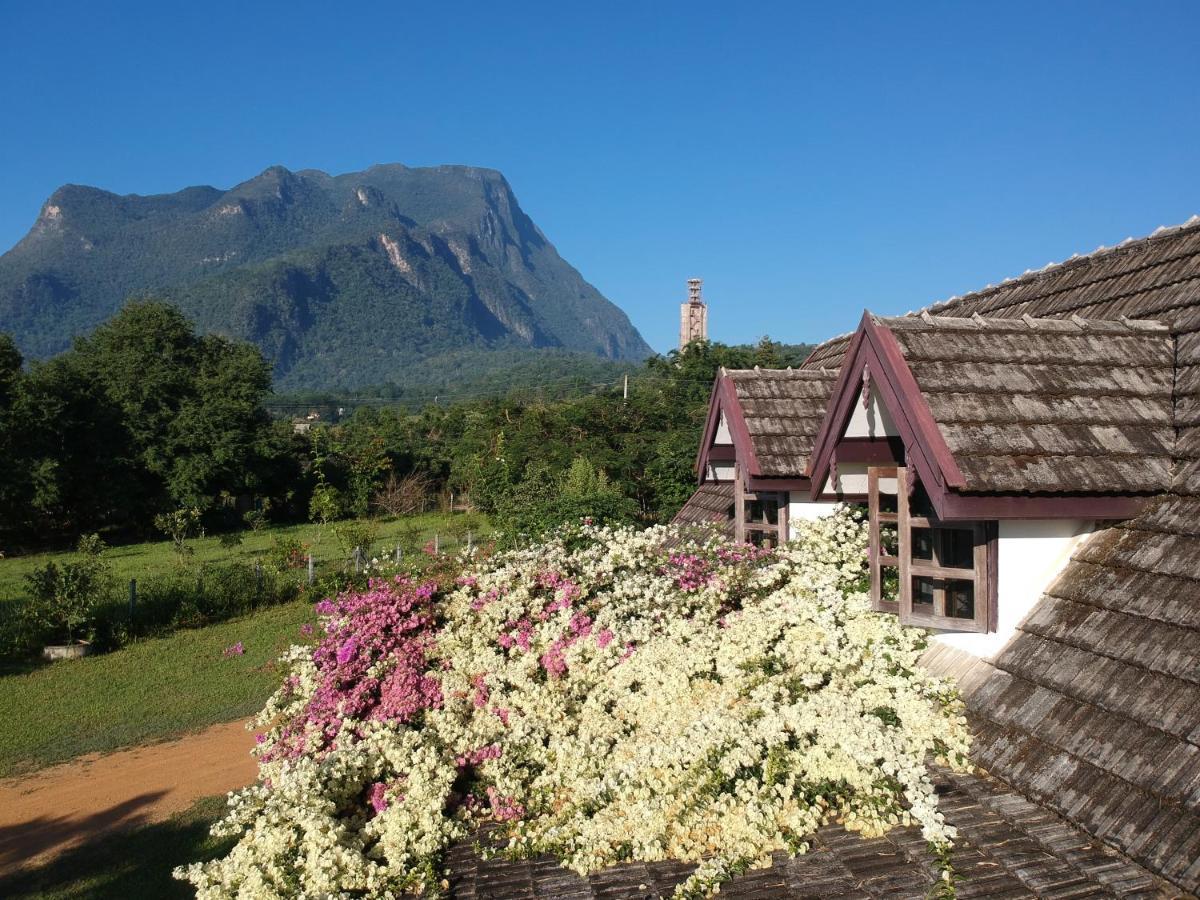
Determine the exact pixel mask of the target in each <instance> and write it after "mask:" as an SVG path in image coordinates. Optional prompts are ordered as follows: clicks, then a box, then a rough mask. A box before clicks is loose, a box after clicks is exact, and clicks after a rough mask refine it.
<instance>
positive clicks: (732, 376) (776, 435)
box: [722, 369, 837, 478]
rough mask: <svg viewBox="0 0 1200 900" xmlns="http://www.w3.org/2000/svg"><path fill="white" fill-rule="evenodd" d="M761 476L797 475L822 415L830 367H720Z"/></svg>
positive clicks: (830, 384)
mask: <svg viewBox="0 0 1200 900" xmlns="http://www.w3.org/2000/svg"><path fill="white" fill-rule="evenodd" d="M722 377H724V378H727V379H728V380H729V381H730V382H731V383H732V384H733V388H734V392H735V395H736V397H737V403H738V406H739V407H740V409H741V413H742V417H743V419H744V421H745V423H746V430H747V431H748V432H749V435H750V442H751V444H752V445H753V447H754V454H755V456H756V458H757V460H758V469H759V471H758V473H756V474H759V475H761V476H762V477H763V478H799V477H802V476H803V475H804V470H805V468H806V467H807V465H808V455H809V453H811V452H812V448H813V440H814V438H815V437H816V434H817V430H818V429H819V428H820V427H821V420H822V419H823V418H824V417H825V407H826V406H827V405H828V403H829V393H830V391H831V390H832V389H833V382H834V380H835V379H836V378H837V372H836V371H822V370H820V369H805V370H801V369H723V370H722Z"/></svg>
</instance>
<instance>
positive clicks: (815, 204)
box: [0, 0, 1200, 350]
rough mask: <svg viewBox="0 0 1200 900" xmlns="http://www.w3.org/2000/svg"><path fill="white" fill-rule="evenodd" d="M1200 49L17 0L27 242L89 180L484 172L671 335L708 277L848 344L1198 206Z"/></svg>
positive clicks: (801, 11)
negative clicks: (840, 335) (54, 205)
mask: <svg viewBox="0 0 1200 900" xmlns="http://www.w3.org/2000/svg"><path fill="white" fill-rule="evenodd" d="M838 6H846V7H847V11H846V12H839V11H832V10H831V8H832V7H838ZM851 10H853V11H851ZM1198 44H1200V7H1198V6H1197V5H1196V4H1191V3H1128V2H1123V3H1107V4H1106V3H1063V2H1053V3H1046V2H1039V3H1030V4H1021V3H1013V2H1005V3H997V4H990V5H989V6H988V7H987V8H985V6H984V5H983V4H975V3H947V4H928V3H922V4H898V3H879V4H854V5H853V6H852V7H851V6H850V5H843V4H830V3H822V4H819V5H818V4H813V5H811V6H806V5H803V4H798V3H779V4H773V3H759V4H736V3H730V2H722V3H701V2H689V3H680V4H674V3H661V2H652V0H651V2H647V0H641V2H637V3H631V4H624V3H572V2H564V0H556V2H553V3H545V4H534V3H520V2H498V0H497V2H492V3H488V4H475V3H470V2H459V3H455V4H442V3H406V2H398V0H391V2H387V3H370V2H359V3H353V4H328V5H323V6H318V5H310V4H305V3H300V2H292V3H289V4H286V5H278V6H274V7H273V8H271V7H270V5H269V4H262V3H253V2H246V0H243V2H241V3H237V4H224V3H216V2H200V3H190V4H176V3H163V2H161V0H159V2H154V3H120V2H116V3H113V4H100V3H87V4H78V3H72V2H67V3H53V4H49V3H47V4H36V3H17V2H15V0H5V3H4V6H3V11H2V13H0V109H2V110H3V121H4V122H5V128H4V129H3V130H4V136H3V137H2V138H0V247H3V248H7V247H9V246H11V245H12V244H13V243H15V242H16V241H17V240H18V239H19V238H20V237H21V235H22V234H24V232H25V231H26V230H27V229H28V228H29V226H30V225H31V224H32V222H33V220H34V218H35V216H36V215H37V211H38V208H39V206H40V205H41V203H42V202H43V200H44V199H45V198H46V196H47V195H48V194H50V193H51V192H52V191H53V190H54V189H55V188H56V187H57V186H58V185H60V184H63V183H66V182H75V183H84V184H93V185H97V186H99V187H103V188H106V189H109V190H113V191H117V192H120V193H157V192H164V191H172V190H176V189H178V188H181V187H184V186H185V185H189V184H212V185H216V186H218V187H229V186H232V185H233V184H235V183H237V182H239V181H242V180H244V179H246V178H248V177H251V176H252V175H254V174H256V173H258V172H259V171H261V170H262V169H264V168H266V167H267V166H269V165H272V164H277V163H278V164H282V165H285V166H287V167H289V168H292V169H302V168H309V167H311V168H320V169H324V170H326V171H329V172H343V171H350V170H355V169H360V168H363V167H365V166H368V165H371V164H373V163H379V162H403V163H406V164H409V165H427V164H437V163H467V164H472V165H480V166H491V167H494V168H497V169H500V170H501V171H503V172H504V173H505V175H506V176H507V177H508V179H509V181H510V182H511V183H512V185H513V187H514V188H515V190H516V192H517V196H518V197H519V199H520V201H521V203H522V205H523V206H524V208H525V209H526V211H527V212H528V213H529V214H530V215H531V216H532V217H533V218H534V220H535V221H536V222H537V223H538V224H539V225H540V226H541V227H542V228H543V230H544V231H545V232H546V233H547V235H548V236H549V237H550V239H551V240H552V241H553V242H554V243H555V244H556V245H557V247H558V249H559V252H560V253H561V254H562V255H563V256H564V257H565V258H566V259H567V260H569V261H570V262H571V263H573V264H574V265H575V266H576V267H577V268H579V270H580V271H581V272H582V273H583V275H584V277H585V278H587V279H588V280H590V281H591V282H592V283H594V284H595V285H596V286H597V287H598V288H600V290H601V291H602V292H603V293H604V294H606V295H607V296H608V297H609V298H610V299H612V300H613V301H614V302H616V303H617V304H619V305H620V306H621V307H623V308H624V309H625V310H626V311H627V312H628V313H629V315H630V316H631V318H632V319H633V321H634V323H635V324H636V325H637V326H638V327H639V328H640V329H641V330H642V333H643V334H644V335H645V337H646V338H647V340H648V341H649V342H650V343H651V344H652V345H653V346H654V347H655V348H656V349H659V350H666V349H669V348H670V347H671V346H673V344H674V343H675V341H676V335H677V327H678V325H677V322H678V303H679V301H680V300H682V299H683V296H684V293H685V285H684V281H685V279H686V278H687V277H689V276H693V275H695V276H700V277H703V278H704V279H705V294H706V296H707V297H708V299H709V302H710V333H711V336H712V337H713V338H715V339H718V340H724V341H729V342H738V341H748V340H753V339H755V338H757V337H758V336H760V335H762V334H764V333H769V334H770V335H771V336H772V337H774V338H776V339H780V340H786V341H804V340H818V339H821V338H824V337H827V336H829V335H830V334H832V333H834V332H838V331H844V330H847V329H850V328H852V327H853V326H854V325H855V323H856V322H857V319H858V316H859V314H860V313H861V310H862V309H863V308H864V307H869V308H871V309H872V310H875V311H879V312H884V313H892V312H903V311H905V310H907V309H910V308H913V307H917V306H921V305H924V304H926V303H929V302H932V301H935V300H939V299H943V298H945V297H947V296H950V295H952V294H956V293H959V292H962V291H965V290H970V289H973V288H977V287H981V286H983V285H984V284H986V283H988V282H990V281H996V280H999V279H1001V278H1004V277H1006V276H1009V275H1015V274H1018V273H1020V272H1021V271H1023V270H1024V269H1026V268H1030V267H1038V266H1041V265H1043V264H1044V263H1046V262H1047V261H1049V260H1057V259H1062V258H1064V257H1067V256H1070V255H1071V254H1072V253H1075V252H1085V251H1089V250H1091V249H1093V248H1095V247H1096V246H1097V245H1098V244H1101V243H1104V244H1112V243H1116V242H1117V241H1120V240H1121V239H1122V238H1124V237H1126V236H1128V235H1142V234H1146V233H1148V232H1150V231H1152V230H1153V229H1154V228H1155V227H1156V226H1158V225H1160V224H1164V223H1169V224H1173V223H1178V222H1181V221H1183V220H1185V219H1187V218H1188V217H1189V216H1191V215H1192V214H1193V213H1197V212H1200V102H1198V101H1200V46H1198Z"/></svg>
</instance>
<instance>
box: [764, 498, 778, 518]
mask: <svg viewBox="0 0 1200 900" xmlns="http://www.w3.org/2000/svg"><path fill="white" fill-rule="evenodd" d="M762 508H763V521H764V522H765V523H766V524H767V525H778V524H779V497H778V496H777V495H775V494H772V495H770V496H769V497H764V498H763V499H762Z"/></svg>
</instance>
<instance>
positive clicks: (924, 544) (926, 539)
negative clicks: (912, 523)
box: [910, 528, 933, 562]
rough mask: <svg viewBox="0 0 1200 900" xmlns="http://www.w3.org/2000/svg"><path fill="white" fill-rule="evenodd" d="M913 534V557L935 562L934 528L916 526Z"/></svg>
mask: <svg viewBox="0 0 1200 900" xmlns="http://www.w3.org/2000/svg"><path fill="white" fill-rule="evenodd" d="M910 533H911V535H912V558H913V559H923V560H925V561H926V562H933V529H932V528H914V529H912V531H911V532H910Z"/></svg>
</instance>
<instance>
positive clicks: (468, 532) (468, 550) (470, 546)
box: [467, 528, 475, 554]
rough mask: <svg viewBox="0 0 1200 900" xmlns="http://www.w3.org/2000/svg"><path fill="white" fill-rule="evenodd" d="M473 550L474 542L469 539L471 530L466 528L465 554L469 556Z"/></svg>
mask: <svg viewBox="0 0 1200 900" xmlns="http://www.w3.org/2000/svg"><path fill="white" fill-rule="evenodd" d="M474 549H475V542H474V540H472V537H471V529H470V528H468V529H467V553H468V554H469V553H470V552H471V551H472V550H474Z"/></svg>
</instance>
